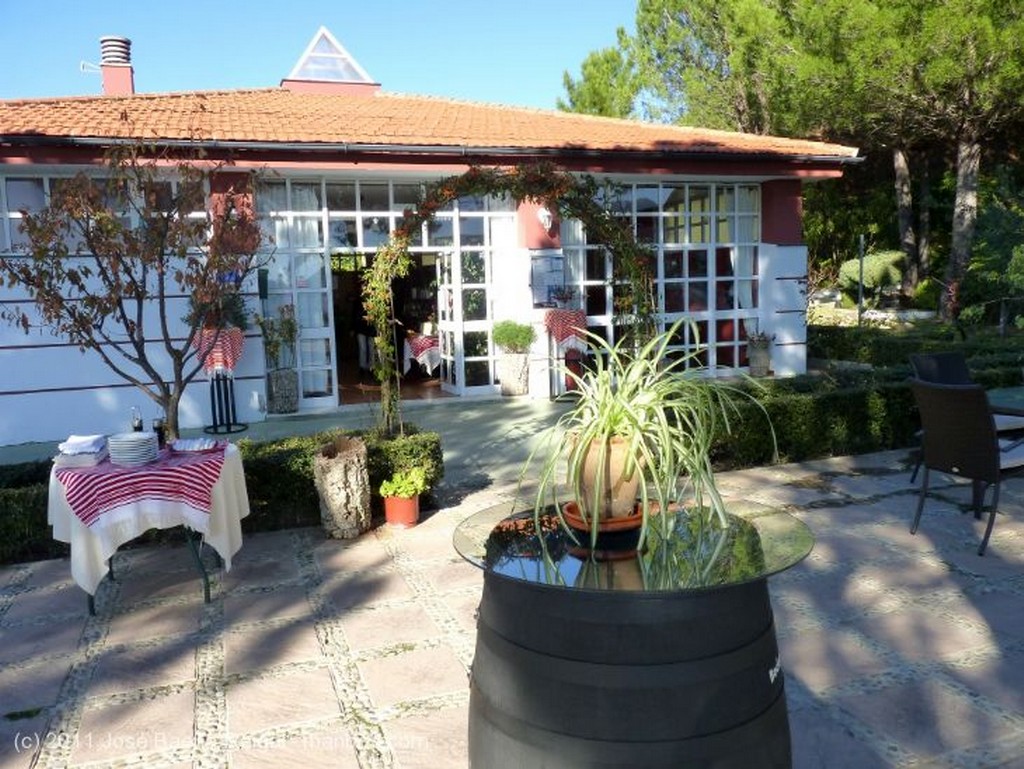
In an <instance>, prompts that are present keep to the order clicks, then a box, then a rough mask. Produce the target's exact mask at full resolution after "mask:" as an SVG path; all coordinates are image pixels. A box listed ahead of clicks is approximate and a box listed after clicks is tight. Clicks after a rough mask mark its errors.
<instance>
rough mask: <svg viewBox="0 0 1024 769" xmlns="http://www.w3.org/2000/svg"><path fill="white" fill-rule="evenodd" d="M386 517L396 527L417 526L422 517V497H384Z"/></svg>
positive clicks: (389, 523) (389, 524)
mask: <svg viewBox="0 0 1024 769" xmlns="http://www.w3.org/2000/svg"><path fill="white" fill-rule="evenodd" d="M384 519H385V520H386V521H387V523H388V526H393V527H395V528H396V529H407V528H409V527H410V526H415V525H416V522H417V521H418V520H419V519H420V498H419V497H384Z"/></svg>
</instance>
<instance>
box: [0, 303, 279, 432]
mask: <svg viewBox="0 0 1024 769" xmlns="http://www.w3.org/2000/svg"><path fill="white" fill-rule="evenodd" d="M251 304H252V302H250V305H251ZM22 306H23V307H25V308H26V310H29V309H31V305H22ZM186 308H187V303H186V302H184V300H183V301H182V303H181V306H180V308H179V309H180V310H181V312H180V313H177V314H173V313H172V317H173V320H174V329H175V330H174V331H172V333H181V334H183V333H184V324H182V323H181V322H180V320H179V317H180V316H181V315H184V314H185V311H186ZM175 312H176V311H175ZM156 320H157V319H156V317H155V315H154V316H153V317H147V320H146V325H147V333H148V335H150V337H151V341H150V342H148V344H147V354H148V355H149V356H151V360H152V361H153V362H154V364H155V365H156V366H157V367H158V368H160V369H161V370H163V371H165V372H167V375H168V377H169V375H170V366H169V363H168V361H167V358H166V355H165V354H164V351H163V343H162V341H160V340H159V338H157V339H152V337H153V335H156V334H158V328H159V326H158V324H157V323H156ZM178 344H180V342H178ZM113 357H114V358H115V359H117V358H118V357H119V356H117V355H114V356H113ZM126 368H128V367H126ZM128 370H131V371H132V373H134V374H135V375H136V376H138V377H139V378H140V379H142V380H143V381H147V380H148V377H147V375H146V374H145V373H143V372H141V371H140V370H138V369H131V368H129V369H128ZM234 376H235V400H236V419H237V420H238V421H241V422H257V421H262V420H263V419H264V418H265V415H264V414H263V413H261V411H260V406H261V404H265V402H266V386H265V382H266V380H265V377H264V374H263V343H262V340H261V338H260V336H259V332H258V330H256V329H254V328H250V329H249V330H248V332H247V336H246V342H245V346H244V348H243V353H242V359H241V361H240V363H239V365H238V367H237V368H236V369H235V372H234ZM132 406H138V407H139V410H140V411H141V412H142V415H143V417H144V418H145V421H146V425H147V427H148V426H149V425H150V424H151V422H152V419H153V418H154V417H157V416H160V415H161V414H162V412H161V411H160V408H159V406H157V404H156V403H155V402H154V401H152V400H150V399H149V398H147V397H146V396H145V395H144V394H143V393H142V392H141V391H140V390H139V389H138V388H137V387H135V386H134V385H132V384H130V383H129V382H127V381H126V380H124V379H122V378H121V377H119V376H118V375H117V374H115V373H114V372H113V371H112V370H111V369H110V368H109V367H108V366H107V365H106V363H104V362H103V360H102V358H101V357H100V355H99V354H98V353H96V352H95V351H92V350H86V351H84V352H83V351H80V350H79V349H78V348H77V347H74V346H72V345H69V344H67V342H66V341H65V340H64V339H63V338H60V337H56V336H53V335H52V334H50V333H49V332H48V331H45V330H39V329H32V330H31V331H30V332H29V333H28V334H25V333H24V332H23V331H22V330H21V329H20V328H16V327H13V326H10V325H8V324H6V323H0V445H11V444H18V443H30V442H36V441H55V440H63V439H64V438H66V437H67V436H68V435H70V434H92V433H104V434H110V433H115V432H123V431H125V430H128V429H130V419H131V408H132ZM178 419H179V427H182V428H198V427H202V426H204V425H209V424H211V423H212V421H213V417H212V414H211V408H210V397H209V381H208V380H207V378H206V376H205V374H204V373H200V374H199V375H198V377H197V378H196V379H194V380H193V381H192V382H191V383H190V384H189V385H188V387H187V388H186V389H185V395H184V397H183V399H182V401H181V404H180V408H179V411H178Z"/></svg>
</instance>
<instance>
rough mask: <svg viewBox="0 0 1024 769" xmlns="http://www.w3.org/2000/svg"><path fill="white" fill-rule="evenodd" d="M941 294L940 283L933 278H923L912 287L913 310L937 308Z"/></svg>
mask: <svg viewBox="0 0 1024 769" xmlns="http://www.w3.org/2000/svg"><path fill="white" fill-rule="evenodd" d="M941 294H942V284H941V283H939V281H937V280H935V278H925V279H924V280H922V281H921V282H920V283H918V284H917V286H916V287H915V288H914V296H913V298H912V299H911V306H912V307H913V308H914V309H915V310H937V309H939V296H940V295H941Z"/></svg>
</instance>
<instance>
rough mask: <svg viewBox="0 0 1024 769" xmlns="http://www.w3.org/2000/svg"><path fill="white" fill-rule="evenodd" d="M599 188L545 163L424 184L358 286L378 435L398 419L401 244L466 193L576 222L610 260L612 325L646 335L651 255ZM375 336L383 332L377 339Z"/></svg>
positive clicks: (406, 258) (404, 250)
mask: <svg viewBox="0 0 1024 769" xmlns="http://www.w3.org/2000/svg"><path fill="white" fill-rule="evenodd" d="M599 191H600V187H599V185H598V183H597V181H596V180H595V179H594V178H593V177H591V176H588V175H585V176H575V175H573V174H571V173H568V172H567V171H564V170H562V169H560V168H557V167H555V166H554V165H552V164H550V163H536V164H530V165H520V166H513V167H511V168H494V167H483V166H473V167H471V168H470V169H469V170H467V171H466V172H465V173H463V174H461V175H458V176H450V177H447V178H444V179H441V180H439V181H437V182H434V183H432V184H429V185H427V187H426V189H425V191H424V195H423V199H422V200H421V201H420V203H419V204H418V205H417V207H416V208H415V209H406V210H405V212H404V214H403V216H402V219H401V220H400V221H399V222H398V224H397V226H396V227H395V229H394V231H393V232H392V233H391V237H390V238H389V239H388V241H387V242H386V243H384V244H383V245H381V246H380V247H379V248H378V249H377V253H376V255H375V257H374V260H373V265H372V267H371V268H370V269H369V271H368V275H367V278H366V280H365V281H364V283H363V308H364V310H365V311H366V317H367V320H368V321H369V322H370V323H371V324H373V326H374V327H375V328H376V329H377V337H376V346H377V352H378V356H377V359H378V363H377V364H376V366H375V368H374V372H375V374H376V376H377V379H378V381H379V382H380V384H381V413H380V424H379V427H380V429H381V430H382V431H384V432H386V433H394V432H396V431H400V430H401V429H402V425H401V420H400V414H399V387H400V385H399V378H398V366H397V363H396V350H395V341H394V334H393V333H390V331H391V329H392V326H393V324H394V320H395V307H394V295H393V293H392V285H393V283H394V281H395V279H396V278H402V277H405V276H406V275H408V273H409V268H410V267H411V264H412V259H411V257H410V254H409V245H410V243H411V242H412V240H413V236H414V235H415V233H416V232H417V231H419V229H420V228H421V226H422V225H423V224H424V223H425V222H429V221H431V220H432V219H433V218H434V215H435V214H436V213H437V211H439V210H440V209H441V208H443V207H445V206H447V205H449V204H450V203H452V202H454V201H455V200H457V199H458V198H461V197H466V196H474V195H507V196H509V197H511V198H512V199H513V200H515V201H516V202H517V203H521V202H522V201H524V200H534V201H537V202H538V203H542V204H543V205H545V206H547V207H548V208H549V209H551V210H552V211H557V212H558V215H559V216H560V217H561V218H563V219H577V220H579V221H580V222H582V223H583V227H584V229H585V232H586V234H587V240H588V241H589V242H591V243H594V244H600V245H602V246H603V247H604V248H606V249H608V251H610V252H611V254H612V265H613V273H612V279H613V281H614V282H615V284H616V286H617V288H616V290H615V291H614V292H613V294H614V306H613V307H614V311H615V318H616V323H617V324H618V325H620V326H621V327H624V328H628V329H631V331H632V332H633V333H635V334H637V335H638V336H639V337H646V336H648V335H650V334H651V333H652V332H653V330H654V312H655V298H654V290H653V273H652V258H651V253H650V251H648V250H647V249H646V248H645V247H643V246H642V245H640V244H639V243H637V241H636V238H635V237H634V236H633V229H632V226H631V224H630V222H629V221H628V220H626V219H623V218H619V217H615V216H613V215H612V214H611V212H610V211H608V210H607V209H606V208H604V207H603V206H601V205H600V203H599V202H598V193H599ZM382 330H384V332H383V333H382Z"/></svg>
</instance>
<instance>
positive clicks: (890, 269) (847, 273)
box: [839, 251, 903, 299]
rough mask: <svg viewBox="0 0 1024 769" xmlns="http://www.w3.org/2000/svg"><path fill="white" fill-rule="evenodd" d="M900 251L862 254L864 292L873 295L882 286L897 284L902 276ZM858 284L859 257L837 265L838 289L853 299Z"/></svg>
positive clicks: (901, 254) (876, 293)
mask: <svg viewBox="0 0 1024 769" xmlns="http://www.w3.org/2000/svg"><path fill="white" fill-rule="evenodd" d="M902 264H903V252H902V251H875V252H874V253H870V254H866V255H865V256H864V294H865V296H868V297H875V296H877V295H878V292H879V291H881V290H882V289H883V288H887V287H889V286H898V285H899V284H900V279H901V277H902V274H903V273H902V272H901V269H900V268H901V266H902ZM859 285H860V259H859V258H858V259H850V260H849V261H846V262H843V263H842V264H841V265H840V266H839V290H840V291H842V292H843V293H844V294H846V295H847V296H849V297H852V298H853V299H856V298H857V291H858V286H859Z"/></svg>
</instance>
